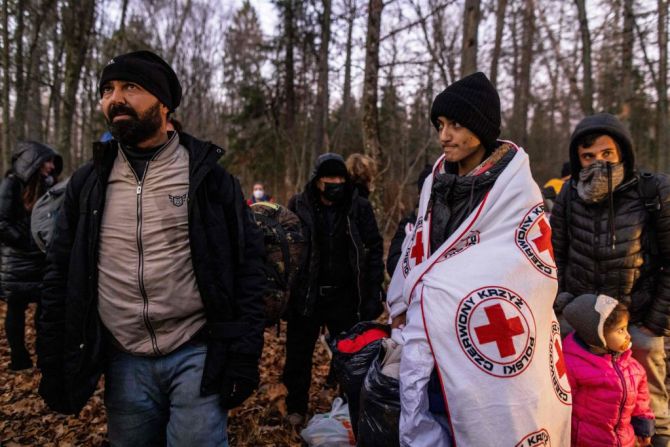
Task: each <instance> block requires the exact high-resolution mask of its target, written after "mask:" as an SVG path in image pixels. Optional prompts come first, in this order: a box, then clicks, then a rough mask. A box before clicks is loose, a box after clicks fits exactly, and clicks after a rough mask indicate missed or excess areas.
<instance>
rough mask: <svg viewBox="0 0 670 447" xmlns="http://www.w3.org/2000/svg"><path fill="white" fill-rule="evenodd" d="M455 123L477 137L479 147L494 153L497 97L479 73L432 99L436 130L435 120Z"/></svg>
mask: <svg viewBox="0 0 670 447" xmlns="http://www.w3.org/2000/svg"><path fill="white" fill-rule="evenodd" d="M440 116H442V117H445V118H448V119H450V120H454V121H456V122H457V123H459V124H460V125H462V126H465V127H466V128H467V129H468V130H470V131H471V132H472V133H474V134H475V135H477V137H478V138H479V140H480V141H481V142H482V145H483V146H484V147H485V148H486V149H487V150H488V151H491V150H493V149H494V148H495V147H496V146H497V143H496V140H497V138H498V136H499V135H500V97H499V96H498V92H497V91H496V89H495V87H494V86H493V84H491V81H489V80H488V78H487V77H486V75H485V74H484V73H482V72H477V73H473V74H471V75H469V76H466V77H464V78H463V79H460V80H458V81H456V82H454V83H453V84H451V85H450V86H449V87H447V88H446V89H445V90H444V91H443V92H442V93H440V94H439V95H437V96H436V97H435V100H434V101H433V107H432V108H431V110H430V120H431V121H432V122H433V125H434V126H435V128H436V129H438V128H439V124H440V123H439V121H438V120H437V118H438V117H440Z"/></svg>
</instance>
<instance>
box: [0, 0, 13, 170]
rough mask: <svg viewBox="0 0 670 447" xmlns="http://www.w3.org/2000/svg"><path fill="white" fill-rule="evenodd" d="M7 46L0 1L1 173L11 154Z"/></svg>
mask: <svg viewBox="0 0 670 447" xmlns="http://www.w3.org/2000/svg"><path fill="white" fill-rule="evenodd" d="M9 45H10V43H9V0H2V72H3V80H2V173H4V171H6V170H7V168H9V163H10V161H9V154H10V152H11V147H10V145H11V133H10V130H11V127H12V126H11V123H10V122H9V120H10V118H9V117H10V103H9V92H10V85H11V79H10V76H11V73H10V71H9V56H10V51H9Z"/></svg>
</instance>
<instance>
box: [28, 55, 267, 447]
mask: <svg viewBox="0 0 670 447" xmlns="http://www.w3.org/2000/svg"><path fill="white" fill-rule="evenodd" d="M99 93H100V97H101V101H100V105H101V109H102V112H103V114H104V115H105V119H106V121H107V123H108V126H109V127H110V130H111V132H112V135H113V137H114V139H113V140H111V141H109V142H106V143H96V144H94V149H93V160H92V161H91V162H89V163H87V164H85V165H84V166H83V167H82V168H80V169H79V170H77V171H76V172H75V173H74V174H73V175H72V178H71V180H70V183H69V184H68V187H67V190H66V193H65V198H64V202H63V205H62V210H61V213H60V214H59V216H58V219H57V221H56V229H55V231H54V235H53V240H52V246H51V249H50V251H49V253H48V255H47V259H48V268H47V273H46V275H45V278H44V291H43V294H42V302H43V312H42V315H41V317H40V332H39V333H38V354H39V356H38V358H39V362H38V365H39V367H40V369H41V370H42V381H41V383H40V388H39V392H40V395H41V396H42V397H43V398H44V400H45V401H46V403H47V404H48V405H49V407H50V408H51V409H53V410H55V411H59V412H62V413H78V412H79V411H80V410H81V408H82V407H83V406H84V405H85V403H86V401H87V400H88V399H89V398H90V396H91V395H92V394H93V391H94V390H95V387H96V385H97V383H98V380H99V378H100V375H101V374H102V373H104V375H105V407H106V410H107V421H108V436H109V440H110V444H111V445H112V446H129V445H198V446H227V445H228V439H227V433H226V427H227V414H228V409H231V408H234V407H236V406H238V405H240V404H241V403H242V402H243V401H244V400H245V399H246V398H247V397H249V395H250V394H251V393H252V392H253V390H254V389H255V388H256V386H257V385H258V382H259V371H258V363H259V358H260V355H261V351H262V348H263V330H264V313H263V296H262V294H263V292H264V289H265V284H266V281H265V274H264V271H263V256H264V248H263V238H262V235H261V234H260V232H259V231H258V230H257V227H256V225H255V224H254V223H253V221H252V217H251V211H250V210H249V208H248V207H247V206H246V203H245V202H244V197H243V195H242V190H241V187H240V185H239V182H238V181H237V180H236V179H235V178H234V177H233V176H231V175H230V174H229V173H228V172H226V171H225V170H224V168H223V167H222V166H221V165H220V164H219V163H218V160H219V158H220V157H221V156H222V155H223V149H221V148H219V147H217V146H215V145H214V144H212V143H209V142H204V141H200V140H198V139H196V138H194V137H192V136H190V135H188V134H185V133H179V132H176V131H174V132H168V130H167V120H168V116H169V114H170V113H171V112H172V111H174V110H175V109H176V108H177V107H178V106H179V103H180V101H181V85H180V83H179V80H178V79H177V75H176V74H175V72H174V71H173V70H172V68H171V67H170V66H169V65H168V64H167V63H166V62H165V61H164V60H163V59H161V58H160V57H159V56H157V55H156V54H154V53H151V52H149V51H138V52H133V53H128V54H124V55H121V56H117V57H115V58H114V59H112V61H111V62H110V63H109V64H108V65H107V66H106V67H105V68H104V69H103V71H102V74H101V78H100V82H99Z"/></svg>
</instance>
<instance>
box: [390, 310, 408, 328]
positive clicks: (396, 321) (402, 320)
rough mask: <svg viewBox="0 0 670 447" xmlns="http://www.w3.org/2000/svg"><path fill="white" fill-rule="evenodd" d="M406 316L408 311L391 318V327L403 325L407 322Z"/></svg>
mask: <svg viewBox="0 0 670 447" xmlns="http://www.w3.org/2000/svg"><path fill="white" fill-rule="evenodd" d="M406 317H407V313H406V312H405V313H401V314H400V315H398V316H396V317H395V318H393V320H391V329H398V328H399V327H400V326H403V325H404V324H405V319H406Z"/></svg>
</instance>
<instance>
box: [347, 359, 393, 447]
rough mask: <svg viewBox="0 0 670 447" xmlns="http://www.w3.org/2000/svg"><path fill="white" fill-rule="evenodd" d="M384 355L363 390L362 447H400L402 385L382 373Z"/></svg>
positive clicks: (374, 363)
mask: <svg viewBox="0 0 670 447" xmlns="http://www.w3.org/2000/svg"><path fill="white" fill-rule="evenodd" d="M384 354H385V353H384V349H383V348H380V350H379V355H378V356H377V357H376V358H375V359H374V361H373V362H372V364H371V365H370V369H369V370H368V374H367V375H366V376H365V380H364V381H363V387H362V388H361V400H360V408H359V416H358V436H357V438H356V440H357V445H358V447H395V446H400V435H399V432H398V426H399V424H400V383H399V382H398V379H395V378H393V377H389V376H386V375H384V374H382V372H381V369H382V360H383V358H384Z"/></svg>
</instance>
